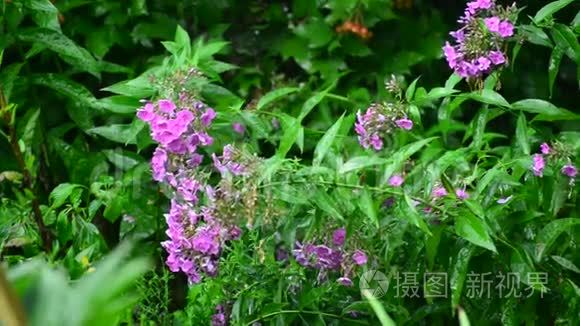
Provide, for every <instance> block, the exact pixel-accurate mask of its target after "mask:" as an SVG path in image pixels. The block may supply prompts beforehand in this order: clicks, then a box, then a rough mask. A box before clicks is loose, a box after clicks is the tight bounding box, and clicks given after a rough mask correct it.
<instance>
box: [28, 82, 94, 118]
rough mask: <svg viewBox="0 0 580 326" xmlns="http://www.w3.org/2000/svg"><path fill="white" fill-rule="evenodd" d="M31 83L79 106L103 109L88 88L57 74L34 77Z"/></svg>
mask: <svg viewBox="0 0 580 326" xmlns="http://www.w3.org/2000/svg"><path fill="white" fill-rule="evenodd" d="M30 82H31V83H33V84H36V85H41V86H44V87H48V88H50V89H53V90H55V91H56V92H58V93H60V94H62V95H64V96H66V97H67V98H68V99H70V100H72V102H73V103H74V104H75V105H77V106H84V107H91V108H93V109H102V108H103V106H102V105H101V103H99V101H97V99H96V98H95V97H94V96H93V94H92V93H91V92H90V91H89V90H88V89H87V88H86V87H84V86H83V85H81V84H79V83H77V82H74V81H72V80H70V79H68V78H67V77H65V76H62V75H56V74H44V75H33V76H32V77H31V79H30Z"/></svg>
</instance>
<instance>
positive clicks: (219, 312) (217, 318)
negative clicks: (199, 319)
mask: <svg viewBox="0 0 580 326" xmlns="http://www.w3.org/2000/svg"><path fill="white" fill-rule="evenodd" d="M227 324H228V321H227V319H226V314H225V309H224V306H223V305H221V304H219V305H217V306H216V307H215V313H214V314H213V315H212V316H211V326H226V325H227Z"/></svg>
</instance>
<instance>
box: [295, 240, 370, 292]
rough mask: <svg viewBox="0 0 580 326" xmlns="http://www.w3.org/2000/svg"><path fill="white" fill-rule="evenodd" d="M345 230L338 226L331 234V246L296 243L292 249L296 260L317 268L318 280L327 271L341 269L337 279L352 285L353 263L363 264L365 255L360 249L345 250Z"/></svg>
mask: <svg viewBox="0 0 580 326" xmlns="http://www.w3.org/2000/svg"><path fill="white" fill-rule="evenodd" d="M345 242H346V230H345V229H344V228H339V229H337V230H335V231H334V233H333V234H332V246H327V245H325V244H318V245H315V244H301V243H299V242H297V243H296V249H294V250H293V254H294V258H295V259H296V261H297V262H298V263H299V264H300V265H302V266H304V267H309V268H313V269H318V270H319V280H320V279H323V278H324V276H325V275H326V273H327V272H328V271H341V272H342V275H343V276H341V277H340V278H338V279H337V281H338V282H339V283H341V284H342V285H346V286H352V285H353V282H352V280H351V278H350V277H351V274H352V271H353V269H354V267H355V265H358V266H361V265H365V264H366V263H367V261H368V258H367V255H366V254H365V253H364V251H362V250H359V249H357V250H355V251H354V252H352V253H349V252H348V251H346V250H345V248H344V244H345Z"/></svg>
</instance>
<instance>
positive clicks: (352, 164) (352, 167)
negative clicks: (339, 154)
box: [338, 155, 388, 174]
mask: <svg viewBox="0 0 580 326" xmlns="http://www.w3.org/2000/svg"><path fill="white" fill-rule="evenodd" d="M387 162H388V160H387V159H384V158H380V157H378V156H366V155H365V156H357V157H353V158H351V159H350V160H348V161H347V162H346V163H344V164H343V165H342V166H341V167H340V169H339V170H338V173H341V174H344V173H347V172H351V171H356V170H360V169H362V168H366V167H369V166H374V165H381V164H385V163H387Z"/></svg>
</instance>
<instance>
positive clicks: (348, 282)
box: [336, 276, 354, 286]
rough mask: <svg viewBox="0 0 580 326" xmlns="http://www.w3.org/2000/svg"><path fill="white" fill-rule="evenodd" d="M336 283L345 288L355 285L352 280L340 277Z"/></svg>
mask: <svg viewBox="0 0 580 326" xmlns="http://www.w3.org/2000/svg"><path fill="white" fill-rule="evenodd" d="M336 281H337V282H338V283H340V284H342V285H344V286H353V284H354V283H353V282H352V280H351V279H350V278H348V277H346V276H343V277H339V278H338V279H337V280H336Z"/></svg>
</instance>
